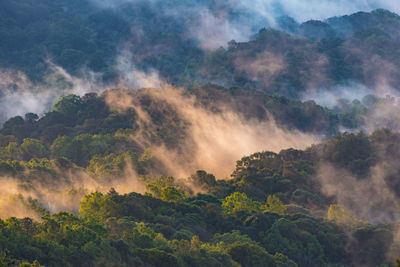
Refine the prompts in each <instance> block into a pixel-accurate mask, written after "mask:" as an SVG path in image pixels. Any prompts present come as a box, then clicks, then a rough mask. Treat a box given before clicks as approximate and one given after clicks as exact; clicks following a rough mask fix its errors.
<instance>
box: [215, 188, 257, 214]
mask: <svg viewBox="0 0 400 267" xmlns="http://www.w3.org/2000/svg"><path fill="white" fill-rule="evenodd" d="M222 208H223V210H224V212H225V213H227V214H230V215H237V214H238V213H241V212H244V213H245V214H248V215H250V214H254V213H259V212H261V211H262V209H261V204H260V202H258V201H254V200H252V199H250V198H248V197H247V195H246V194H245V193H239V192H235V193H233V194H231V195H230V196H227V197H226V198H225V200H224V201H223V202H222Z"/></svg>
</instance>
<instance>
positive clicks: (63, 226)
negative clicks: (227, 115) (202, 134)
mask: <svg viewBox="0 0 400 267" xmlns="http://www.w3.org/2000/svg"><path fill="white" fill-rule="evenodd" d="M203 89H204V88H203ZM208 89H209V90H210V92H212V90H211V89H210V88H208ZM199 90H200V91H201V88H199ZM220 90H222V89H220ZM200 91H199V92H200ZM216 92H219V93H220V94H225V93H226V92H225V91H224V90H222V91H218V90H217V91H216ZM131 93H132V94H133V95H134V96H135V97H137V98H138V101H139V103H140V101H145V100H146V101H147V102H146V103H148V105H147V106H145V107H146V108H148V109H151V110H152V112H150V114H153V116H154V117H153V118H152V119H153V120H154V121H153V123H154V124H155V125H157V122H160V123H162V124H161V125H159V126H158V127H159V128H149V129H147V130H148V131H150V132H151V131H154V132H153V134H150V136H151V137H150V138H152V139H151V140H152V142H163V143H165V144H168V145H170V146H172V147H173V146H179V144H180V143H179V140H176V138H177V136H179V135H178V134H177V131H178V130H177V129H176V128H175V129H174V130H173V131H172V133H173V134H172V135H171V136H168V135H166V134H165V133H168V131H164V130H160V129H161V128H162V127H173V126H174V125H172V126H171V125H169V126H166V125H165V124H166V123H173V121H168V118H169V119H171V118H175V119H176V117H174V116H176V114H175V115H173V110H171V109H168V106H165V105H162V104H160V103H156V102H154V103H153V104H149V103H151V101H155V99H151V98H149V95H148V94H147V91H146V90H143V91H134V92H131ZM198 94H200V93H198ZM105 95H106V94H105ZM224 96H225V95H224ZM243 97H244V96H243ZM265 97H267V96H265ZM200 99H201V98H200ZM215 99H217V94H216V96H215ZM267 99H269V98H268V97H267ZM199 101H200V100H199ZM206 102H207V101H206V100H204V99H203V104H206ZM286 103H291V102H290V101H289V102H286ZM237 105H238V106H240V105H239V104H237ZM160 107H162V108H164V109H161V110H160ZM288 107H290V105H289V106H288ZM168 112H169V113H168ZM171 112H172V113H171ZM216 112H218V111H216ZM160 116H162V117H160ZM61 118H62V119H61ZM137 120H138V116H137V114H136V113H135V111H134V110H128V111H126V112H122V113H121V112H120V111H116V110H114V111H112V110H110V108H109V107H108V106H106V105H105V102H104V98H103V97H98V96H96V95H93V94H90V95H86V96H84V97H82V98H80V97H78V96H73V95H70V96H66V97H63V98H61V99H60V100H58V101H57V102H56V103H55V104H54V106H53V110H52V111H50V112H49V113H48V114H46V115H45V116H44V117H43V118H40V119H38V117H37V116H36V115H35V114H27V115H26V116H25V118H20V117H16V118H12V119H10V120H9V121H7V122H6V123H5V124H4V126H3V128H2V129H1V133H2V134H1V135H0V160H1V165H0V172H1V176H3V177H13V178H14V179H15V181H17V183H18V187H19V188H21V189H24V190H28V191H25V192H31V193H32V192H41V189H40V188H41V187H42V186H46V187H47V190H50V191H52V190H53V191H54V192H57V194H58V196H59V197H61V196H62V197H63V198H70V199H73V201H72V202H71V203H73V204H71V205H70V206H69V207H68V208H69V210H70V211H72V213H70V212H65V211H61V212H55V211H54V210H53V211H51V207H48V206H44V205H43V203H45V202H43V199H38V200H36V199H34V198H32V197H24V196H23V195H11V196H10V200H9V201H12V203H14V204H13V205H21V204H22V206H23V207H24V208H25V209H27V210H30V211H31V212H32V213H33V214H36V218H41V220H39V221H36V220H32V219H30V218H24V219H17V218H9V219H6V220H2V221H1V224H0V229H1V234H0V237H1V238H0V246H1V248H2V251H3V256H2V263H3V264H6V265H7V264H19V263H20V262H21V261H25V262H30V263H32V264H39V263H40V264H44V265H45V266H64V265H72V266H83V265H92V266H98V265H126V266H136V265H137V266H142V265H146V264H150V265H153V266H203V265H204V264H211V265H213V266H230V265H232V266H236V265H237V264H240V265H242V266H326V265H330V266H351V265H355V266H360V265H366V266H376V265H379V264H392V263H393V262H394V257H395V253H396V251H397V249H398V248H399V246H400V244H399V242H398V240H397V239H396V238H395V236H396V234H397V230H398V227H399V225H398V223H394V222H391V221H393V220H396V218H397V215H396V214H391V212H392V211H391V210H387V209H386V208H385V206H384V204H385V202H384V200H382V202H377V203H376V205H382V206H381V207H379V209H377V210H373V208H374V209H376V208H378V207H376V206H375V207H371V211H370V212H369V213H368V215H366V213H364V212H362V211H359V210H357V209H354V207H352V206H349V207H346V206H342V205H338V204H337V203H338V198H337V196H336V195H334V194H333V195H327V194H326V193H325V192H324V191H323V184H322V182H321V181H319V180H318V179H315V177H316V175H317V173H318V169H319V167H320V166H322V165H323V164H331V165H332V166H335V168H336V169H341V170H343V172H346V173H349V175H352V176H354V177H355V179H357V180H360V181H365V180H366V181H368V180H370V179H371V180H372V179H376V177H375V176H374V175H375V174H374V172H373V171H372V170H373V168H374V167H375V166H377V165H379V164H380V163H382V162H384V161H385V160H386V159H387V158H390V159H391V160H394V161H396V160H400V155H399V153H398V151H400V149H399V148H398V145H399V144H400V142H399V141H400V135H399V134H397V133H393V132H391V131H389V130H380V131H377V132H375V133H373V134H372V135H371V136H367V135H365V134H363V133H359V134H341V135H338V136H337V137H335V138H334V139H333V140H331V141H327V142H324V143H321V144H318V145H314V146H312V147H310V148H308V149H306V150H304V151H301V150H293V149H289V150H283V151H281V152H280V153H278V154H276V153H273V152H261V153H256V154H253V155H250V156H248V157H244V158H242V159H241V160H240V161H238V162H237V164H236V169H235V170H234V171H233V173H232V179H229V180H217V179H216V178H215V177H214V175H212V174H209V173H207V172H205V171H202V170H199V171H197V172H195V173H194V174H193V175H192V176H191V177H188V178H187V179H186V180H181V179H180V178H183V177H175V178H173V177H170V176H168V173H167V172H166V171H165V169H163V167H162V166H161V165H162V164H161V162H160V161H159V159H158V158H157V157H158V155H156V154H152V153H151V152H150V151H148V150H146V149H145V147H144V146H143V145H140V144H138V143H137V142H136V140H135V139H133V138H132V137H131V136H132V135H133V136H135V135H138V134H139V133H140V132H141V131H140V127H143V126H142V125H141V124H140V123H138V121H137ZM90 121H95V122H96V123H90ZM45 125H47V126H45ZM105 125H107V126H105ZM176 125H181V124H176ZM176 125H175V126H176ZM23 129H24V130H23ZM52 129H62V130H60V132H57V131H56V130H54V131H55V132H54V133H52ZM179 131H182V135H183V137H182V138H184V136H185V128H181V129H180V130H179ZM170 133H171V131H170ZM24 134H25V135H24ZM57 136H58V137H57ZM127 166H133V168H134V170H135V172H136V173H138V174H139V175H140V178H139V181H138V182H139V183H140V184H142V185H143V187H144V188H146V193H145V194H139V193H128V194H119V193H118V192H116V191H115V190H114V189H111V190H107V191H108V193H100V192H98V191H97V192H92V193H90V191H87V189H86V188H85V185H84V184H81V185H80V186H79V185H76V184H74V180H73V178H71V177H82V176H83V175H87V176H89V177H91V178H92V179H94V180H95V181H96V182H97V183H98V184H100V185H104V186H105V187H104V188H107V186H108V185H110V186H111V185H113V184H114V185H116V184H118V183H119V182H120V183H124V177H125V174H124V171H125V170H126V168H127ZM391 167H392V168H394V169H393V170H392V171H391V172H390V173H387V174H386V175H384V176H382V177H380V179H382V182H385V183H386V184H388V185H390V186H389V187H388V188H390V190H392V192H393V193H394V195H395V196H396V198H395V199H394V201H395V203H391V205H392V206H394V207H397V205H399V204H400V197H399V195H398V188H400V183H399V181H400V180H399V178H398V173H400V171H399V170H398V167H397V166H395V165H394V166H391ZM155 173H158V174H161V175H163V176H154V175H155ZM71 174H72V175H71ZM346 179H347V176H343V178H340V177H337V178H336V181H335V182H336V183H338V184H346ZM60 185H62V186H60ZM107 191H106V192H107ZM365 193H368V192H365ZM42 194H43V192H42ZM44 194H46V193H44ZM85 194H86V195H85ZM80 199H82V200H81V202H80V204H79V212H78V204H77V203H79V201H80ZM355 201H357V200H355ZM18 203H19V204H18ZM74 205H75V207H74ZM49 208H50V210H49ZM371 214H372V215H371ZM382 214H384V215H387V217H388V218H390V214H391V216H392V218H391V219H393V220H391V219H390V220H388V221H387V222H385V223H375V224H371V223H369V222H368V221H369V220H370V219H371V218H379V216H381V215H382ZM388 214H389V215H388ZM370 216H372V217H370ZM36 260H37V262H38V263H34V261H36Z"/></svg>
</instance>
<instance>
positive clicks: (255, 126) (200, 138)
mask: <svg viewBox="0 0 400 267" xmlns="http://www.w3.org/2000/svg"><path fill="white" fill-rule="evenodd" d="M147 93H148V94H149V95H150V96H151V97H153V98H155V99H157V100H159V101H161V102H164V103H167V104H168V105H170V106H171V107H172V108H173V109H174V110H176V111H177V113H178V115H179V117H180V118H182V119H183V120H184V122H185V123H186V125H187V127H185V128H184V131H185V135H186V137H185V139H184V140H182V143H181V144H180V147H179V149H173V148H167V147H166V146H164V145H154V144H152V143H151V142H149V141H148V140H144V139H143V136H142V135H141V134H140V133H139V134H138V135H137V136H133V137H132V138H134V139H135V140H136V141H137V142H138V143H142V144H143V143H145V144H146V145H148V146H150V148H151V149H152V150H153V151H154V152H155V153H154V155H155V157H157V158H158V159H159V160H161V161H162V162H163V163H164V165H165V166H166V167H167V168H168V173H169V174H170V175H173V176H175V177H178V178H184V177H188V176H189V175H190V174H192V173H194V172H195V171H196V170H198V169H204V170H206V171H208V172H210V173H213V174H215V175H216V176H217V178H219V179H222V178H227V177H229V174H230V173H231V172H232V171H233V169H234V167H235V162H236V160H239V159H240V158H242V157H243V156H245V155H249V154H252V153H254V152H258V151H263V150H268V151H274V152H279V151H280V150H282V149H285V148H290V147H292V148H298V149H302V148H305V147H306V146H309V145H311V144H312V143H315V142H317V141H318V138H317V137H314V136H312V135H308V134H305V133H302V132H300V131H295V130H291V131H289V130H287V129H285V128H284V127H281V126H278V125H277V124H276V122H275V121H274V119H273V118H272V117H270V118H269V120H268V121H258V120H246V119H245V118H243V117H241V115H240V114H238V113H235V112H234V111H233V110H231V109H230V108H229V107H226V106H224V105H223V103H221V108H220V110H218V111H212V110H209V109H207V108H206V107H204V106H201V105H200V104H199V103H197V102H196V99H195V97H191V96H185V95H184V94H183V92H182V90H179V89H177V88H174V87H171V86H165V87H163V88H162V89H152V90H148V91H147ZM106 101H107V103H108V104H109V105H110V107H111V108H114V109H120V110H124V109H128V108H132V109H134V110H136V112H137V114H138V116H139V120H141V124H142V125H146V126H147V127H150V128H152V127H156V126H154V125H152V123H153V122H152V121H151V120H150V119H149V118H150V114H148V113H147V112H146V111H145V110H143V109H142V108H141V107H140V105H138V102H137V99H135V96H134V95H132V94H130V93H129V91H110V92H107V95H106Z"/></svg>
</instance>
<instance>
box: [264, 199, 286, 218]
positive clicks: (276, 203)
mask: <svg viewBox="0 0 400 267" xmlns="http://www.w3.org/2000/svg"><path fill="white" fill-rule="evenodd" d="M262 209H263V210H265V211H268V212H275V213H278V214H285V211H286V207H285V205H283V203H282V201H281V200H280V199H279V198H278V197H277V196H275V195H269V196H268V198H267V202H266V203H265V205H263V206H262Z"/></svg>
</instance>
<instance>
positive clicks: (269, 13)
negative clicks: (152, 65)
mask: <svg viewBox="0 0 400 267" xmlns="http://www.w3.org/2000/svg"><path fill="white" fill-rule="evenodd" d="M91 1H92V2H93V3H95V4H96V5H97V6H99V7H101V8H113V9H115V10H123V9H124V6H125V5H127V4H130V5H134V6H136V5H137V6H138V7H140V6H141V5H146V6H147V7H149V8H151V9H152V10H153V11H154V12H156V13H158V14H160V15H162V16H167V17H172V18H175V19H176V20H178V21H180V22H181V23H183V24H184V27H185V28H186V34H187V35H188V36H190V37H191V38H193V39H195V40H198V41H199V43H200V46H201V47H202V48H203V49H216V48H218V47H221V46H223V47H226V45H227V43H228V42H229V41H231V40H235V41H237V42H244V41H248V40H249V39H251V38H252V37H253V36H254V34H256V33H257V32H258V30H260V29H261V28H268V27H273V28H279V27H280V25H279V22H278V19H279V18H280V17H282V16H289V17H291V18H293V19H294V20H296V21H297V22H299V23H302V22H305V21H308V20H325V19H328V18H331V17H335V16H343V15H348V14H352V13H355V12H359V11H365V12H369V11H371V10H374V9H377V8H384V9H387V10H390V11H392V12H396V13H400V3H399V2H398V1H395V0H390V1H385V0H357V1H350V0H339V1H332V0H322V1H317V0H310V1H302V0H281V1H277V0H255V1H238V0H233V1H222V0H217V1H160V0H151V1H143V0H91Z"/></svg>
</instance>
